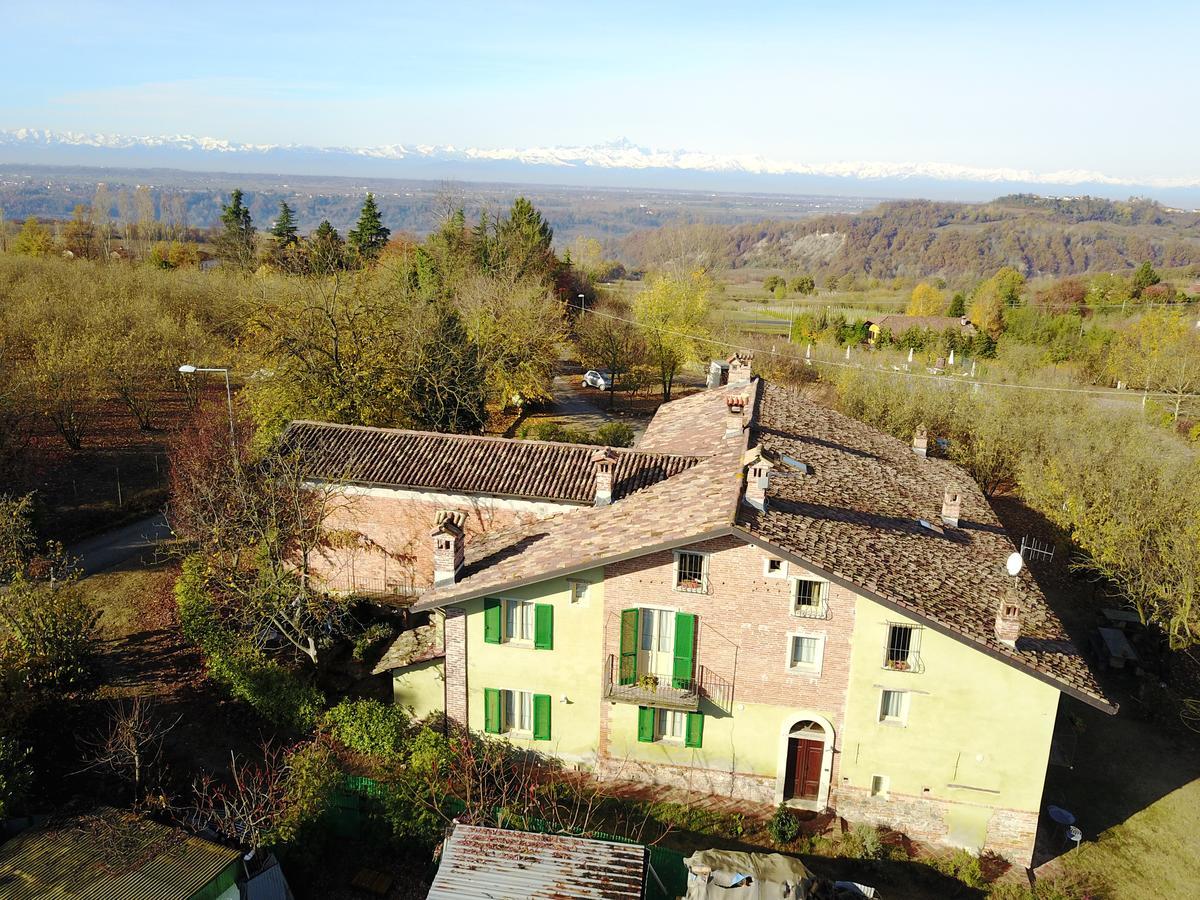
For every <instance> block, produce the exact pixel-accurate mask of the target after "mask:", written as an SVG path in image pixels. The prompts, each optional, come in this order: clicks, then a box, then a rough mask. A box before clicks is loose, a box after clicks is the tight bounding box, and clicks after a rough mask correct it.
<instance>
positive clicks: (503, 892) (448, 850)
mask: <svg viewBox="0 0 1200 900" xmlns="http://www.w3.org/2000/svg"><path fill="white" fill-rule="evenodd" d="M645 868H646V849H645V848H644V847H642V846H640V845H638V844H617V843H613V842H610V841H595V840H590V839H588V838H578V837H572V836H571V835H565V834H533V833H530V832H527V831H506V830H504V829H500V828H481V827H479V826H477V825H456V826H455V827H454V831H453V832H452V833H451V835H450V837H449V838H448V839H447V840H446V846H445V849H444V850H443V852H442V864H441V867H440V868H439V869H438V873H437V877H436V878H434V880H433V886H432V887H431V888H430V889H429V900H476V898H478V900H641V897H642V883H643V879H644V876H645Z"/></svg>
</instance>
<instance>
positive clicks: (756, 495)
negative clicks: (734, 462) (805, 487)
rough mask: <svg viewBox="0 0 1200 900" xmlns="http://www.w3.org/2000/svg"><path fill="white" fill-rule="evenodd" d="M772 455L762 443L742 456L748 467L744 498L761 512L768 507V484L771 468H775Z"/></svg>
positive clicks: (743, 462) (744, 463)
mask: <svg viewBox="0 0 1200 900" xmlns="http://www.w3.org/2000/svg"><path fill="white" fill-rule="evenodd" d="M772 455H773V454H771V453H770V452H769V451H766V450H764V449H763V447H762V445H761V444H760V445H759V446H757V447H752V448H750V449H749V450H747V451H746V455H745V456H744V457H743V458H742V464H743V465H744V466H745V467H746V490H745V493H744V494H743V495H742V499H743V500H744V501H745V502H746V504H747V505H748V506H753V507H754V508H755V509H757V510H759V511H760V512H762V511H764V510H766V508H767V485H768V482H769V481H770V476H771V470H772V469H773V468H775V463H774V462H773V461H772V459H771V458H770V457H771V456H772Z"/></svg>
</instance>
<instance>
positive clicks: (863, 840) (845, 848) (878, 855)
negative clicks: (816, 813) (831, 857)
mask: <svg viewBox="0 0 1200 900" xmlns="http://www.w3.org/2000/svg"><path fill="white" fill-rule="evenodd" d="M839 851H840V855H841V856H850V857H854V858H855V859H883V858H884V857H885V856H886V855H887V848H885V847H884V845H883V841H882V840H881V839H880V837H879V829H878V828H876V827H875V826H874V825H867V824H866V823H864V822H860V823H859V824H857V825H855V826H854V827H853V828H851V829H850V831H849V832H848V833H847V834H846V835H845V836H844V837H843V838H842V841H841V846H840V847H839Z"/></svg>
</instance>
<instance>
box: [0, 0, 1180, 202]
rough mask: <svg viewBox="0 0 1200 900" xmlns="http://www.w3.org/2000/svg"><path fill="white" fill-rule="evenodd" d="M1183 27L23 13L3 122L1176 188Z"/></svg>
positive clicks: (0, 37)
mask: <svg viewBox="0 0 1200 900" xmlns="http://www.w3.org/2000/svg"><path fill="white" fill-rule="evenodd" d="M6 5H10V6H11V5H14V4H13V3H10V4H6ZM967 7H977V8H967ZM176 9H178V10H181V11H176ZM1197 38H1200V3H1195V2H1192V3H1183V2H1179V3H1161V2H1143V3H1138V4H1129V3H1124V4H1116V3H1105V2H1100V3H1086V4H1084V3H1074V2H1071V3H1040V4H1035V3H990V4H984V3H979V4H972V3H962V2H959V3H900V2H894V3H843V4H835V3H827V2H826V3H801V2H795V3H770V2H762V3H758V4H753V5H751V4H732V3H727V2H726V3H704V2H695V0H693V2H689V3H653V2H649V0H646V2H643V3H622V2H610V3H603V4H580V3H575V4H566V3H553V4H551V3H534V2H522V3H454V2H441V3H435V4H429V3H420V4H408V3H403V2H395V0H393V2H389V3H370V2H359V3H356V4H339V3H330V2H324V3H308V2H291V3H273V2H262V0H259V2H249V0H244V2H240V3H227V2H221V0H217V2H206V3H204V4H195V3H191V4H183V3H162V2H156V3H153V4H151V3H141V2H123V3H119V4H118V3H104V2H99V0H94V2H91V3H72V2H57V3H50V2H38V3H31V2H22V3H21V4H20V5H19V6H17V7H16V8H14V9H9V10H6V11H5V12H4V14H3V22H0V54H2V58H3V59H4V60H5V61H6V64H7V66H6V67H7V69H8V72H9V78H8V79H7V85H8V88H7V90H6V91H4V92H3V94H0V128H19V127H35V128H51V129H55V130H72V131H89V132H91V131H100V132H113V133H120V134H133V135H155V134H175V133H186V134H193V135H201V136H209V137H216V138H225V139H229V140H235V141H242V142H255V143H293V142H295V143H305V144H316V145H339V146H341V145H352V146H363V145H376V144H390V143H430V144H453V145H456V146H460V147H462V146H472V147H513V146H517V147H529V146H546V145H586V144H594V143H601V142H605V141H609V140H612V139H614V138H618V137H627V138H629V139H630V140H632V141H634V142H635V143H637V144H641V145H648V146H654V147H660V148H689V149H695V150H700V151H705V152H711V153H759V154H763V155H766V156H771V157H776V158H781V159H788V160H799V161H803V162H811V163H829V162H838V161H861V160H872V161H874V160H878V161H883V162H915V163H929V162H946V163H957V164H963V165H970V166H979V167H1002V166H1004V167H1018V168H1027V169H1031V170H1034V171H1038V172H1045V171H1050V170H1059V169H1092V170H1097V171H1101V172H1104V173H1107V174H1110V175H1113V176H1117V177H1122V178H1130V179H1137V178H1145V177H1153V178H1180V179H1184V178H1187V179H1192V178H1197V177H1200V153H1197V151H1196V149H1195V148H1196V147H1197V146H1198V145H1200V117H1197V116H1196V114H1195V113H1196V110H1197V109H1198V108H1200V76H1198V75H1197V73H1196V64H1195V47H1196V45H1197ZM17 73H19V77H16V76H17Z"/></svg>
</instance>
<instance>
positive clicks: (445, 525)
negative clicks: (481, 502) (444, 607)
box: [431, 509, 467, 588]
mask: <svg viewBox="0 0 1200 900" xmlns="http://www.w3.org/2000/svg"><path fill="white" fill-rule="evenodd" d="M466 522H467V514H466V513H464V512H459V511H457V510H453V509H441V510H438V513H437V516H436V518H435V519H434V529H433V532H432V534H431V536H432V537H433V586H434V587H435V588H437V587H442V586H443V585H447V584H454V583H455V582H456V581H458V573H459V572H460V571H461V569H462V566H463V553H464V550H465V545H466V538H465V535H466V532H465V531H464V530H463V526H464V525H466Z"/></svg>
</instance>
